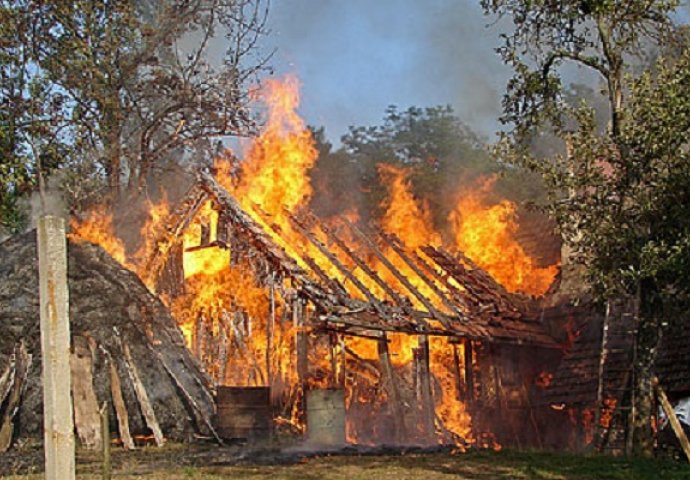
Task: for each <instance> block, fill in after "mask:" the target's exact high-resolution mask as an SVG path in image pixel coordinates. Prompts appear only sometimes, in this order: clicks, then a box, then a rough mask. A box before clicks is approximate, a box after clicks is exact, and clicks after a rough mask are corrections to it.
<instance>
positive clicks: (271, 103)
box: [72, 77, 556, 443]
mask: <svg viewBox="0 0 690 480" xmlns="http://www.w3.org/2000/svg"><path fill="white" fill-rule="evenodd" d="M260 99H261V100H262V102H264V103H265V105H266V107H267V118H266V123H265V127H264V129H263V131H262V132H261V135H260V136H259V137H258V138H256V139H255V140H254V141H253V142H251V144H250V145H249V146H248V148H246V149H245V151H244V152H243V153H244V155H243V156H244V159H243V161H242V162H240V163H231V161H230V159H229V158H230V155H227V156H225V157H224V158H219V159H217V160H216V162H215V172H216V178H217V179H218V181H219V182H220V183H221V184H222V185H223V186H224V187H225V188H226V189H227V190H228V191H230V192H232V193H233V195H234V197H235V198H236V199H237V200H238V201H239V202H240V204H241V205H242V207H243V208H244V210H245V211H246V212H247V213H248V214H249V215H251V216H252V217H253V219H254V220H255V221H256V222H258V223H259V224H260V225H262V226H263V227H264V229H265V231H266V232H267V233H268V234H269V235H270V236H272V238H273V239H274V241H276V242H277V243H278V244H279V245H280V246H282V247H283V248H284V249H285V250H286V252H287V253H288V254H289V255H291V256H293V257H294V258H295V260H296V261H297V262H298V263H300V265H302V266H303V267H307V265H306V262H304V261H303V260H302V259H303V257H305V256H306V257H309V258H311V259H312V260H313V261H314V262H315V263H316V264H317V265H318V266H319V267H320V268H321V269H322V270H324V272H325V273H326V274H327V275H329V276H331V277H332V278H335V279H337V280H338V281H340V282H341V283H342V284H343V285H344V286H345V288H346V289H347V290H348V292H349V293H350V294H351V295H352V296H354V297H356V298H363V297H365V296H366V295H364V293H363V292H361V291H360V289H359V288H358V287H356V286H355V285H354V282H352V281H351V280H350V279H348V278H347V275H346V274H343V273H342V272H341V271H340V270H339V269H338V268H337V267H336V266H335V265H334V264H333V262H331V261H330V260H329V259H328V258H327V256H326V255H325V254H324V253H323V252H322V251H321V250H320V249H319V248H317V247H316V246H314V245H313V244H312V242H310V241H309V240H308V239H307V238H306V236H305V235H304V234H303V233H302V232H300V231H299V229H298V228H296V227H294V225H293V222H292V221H291V220H290V218H289V216H290V215H292V214H298V213H300V211H301V209H302V208H303V207H304V206H305V205H306V204H307V203H308V201H309V200H310V199H311V196H312V193H313V189H312V185H311V181H310V177H309V174H310V170H311V169H312V167H313V166H314V164H315V162H316V159H317V156H318V152H317V150H316V148H315V146H314V140H313V138H312V135H311V132H310V131H309V129H307V128H306V126H305V124H304V122H303V121H302V119H301V118H300V117H299V115H298V114H297V113H296V109H297V107H298V105H299V92H298V81H297V79H296V78H295V77H287V78H285V79H284V80H269V81H268V82H266V84H265V87H264V88H263V89H262V93H261V96H260ZM378 173H379V176H380V179H381V182H382V184H383V185H384V186H385V188H386V191H387V196H386V198H385V199H384V201H383V203H382V204H381V207H382V211H383V215H382V217H381V218H380V224H379V226H380V228H381V230H382V231H383V232H385V233H388V234H394V235H395V236H397V237H398V238H399V239H401V241H402V242H403V244H404V245H403V246H404V248H405V249H406V250H408V251H410V252H412V251H416V252H417V253H418V254H421V252H419V250H418V249H419V248H420V247H423V246H426V245H433V246H445V247H453V248H457V249H460V250H462V251H464V252H465V253H466V254H467V255H468V257H470V258H471V259H472V260H474V261H475V262H476V263H477V264H479V265H480V266H481V267H483V268H484V269H486V270H487V271H488V272H489V273H491V274H492V275H493V276H494V277H495V278H496V279H497V281H499V282H500V283H502V284H503V285H504V286H505V287H506V288H507V289H508V290H510V291H522V292H526V293H532V294H541V293H543V292H544V291H545V290H546V289H547V288H548V286H549V284H550V283H551V280H552V279H553V276H554V275H555V272H556V267H555V266H553V267H549V268H546V269H540V268H538V267H537V266H536V265H535V262H534V261H533V260H532V259H531V258H530V257H529V256H528V255H527V254H526V253H525V252H524V250H522V248H521V247H520V246H519V244H518V243H517V242H516V241H515V239H514V238H515V233H516V228H517V224H516V222H515V206H514V205H513V204H512V203H510V202H508V201H500V202H494V203H490V202H488V201H487V200H486V192H487V191H488V190H489V189H490V188H491V185H492V184H490V182H487V183H486V184H485V185H484V186H483V187H482V188H480V189H478V190H477V191H476V192H471V193H469V194H464V195H461V196H460V198H459V200H458V202H457V204H456V207H455V208H454V210H453V213H452V214H451V216H450V218H449V220H450V227H451V229H452V238H451V240H452V241H451V242H450V244H449V242H448V238H450V237H451V236H449V235H446V241H445V242H444V236H443V235H441V232H440V231H439V230H437V229H436V228H435V225H434V223H433V221H432V215H431V212H430V209H429V208H428V205H427V204H426V203H425V202H424V201H423V200H421V199H419V198H417V197H416V196H415V195H414V194H413V189H412V182H411V178H412V177H411V176H412V175H413V171H412V170H410V169H409V168H405V167H395V166H391V165H380V166H379V167H378ZM148 210H149V217H148V219H147V221H146V223H145V225H144V226H143V227H142V228H141V231H140V236H141V239H140V240H141V246H140V248H139V250H138V251H137V252H136V253H135V254H134V255H132V256H131V258H128V257H127V255H126V254H127V251H126V249H125V247H124V244H123V242H122V241H121V240H119V239H118V238H117V236H116V235H115V234H114V230H113V220H112V216H111V215H110V214H109V213H107V211H106V210H105V208H103V207H101V208H97V209H94V210H93V211H92V212H91V213H90V214H89V215H88V216H87V217H86V218H85V219H84V220H83V221H81V222H76V221H74V222H73V223H72V229H73V235H74V236H75V237H77V238H80V239H84V240H87V241H91V242H94V243H98V244H100V245H101V246H103V247H104V248H105V249H106V250H107V251H108V252H109V253H110V254H111V255H112V256H113V257H114V258H116V260H118V261H119V262H120V263H122V264H123V265H125V266H127V267H128V268H130V269H132V270H134V271H137V272H138V273H139V274H140V276H141V277H142V278H148V277H147V275H145V273H147V272H142V271H141V269H142V268H143V265H144V263H145V262H144V260H145V259H147V258H149V257H150V254H151V252H153V251H155V249H156V248H159V246H158V245H156V244H155V241H154V235H155V232H156V231H157V230H159V229H160V226H161V223H162V222H163V220H164V219H165V218H166V217H167V215H168V213H169V212H170V209H169V204H168V202H167V198H165V197H164V198H163V199H162V200H161V202H159V203H158V204H153V203H151V202H149V204H148ZM344 216H346V217H348V219H349V221H350V222H351V223H357V221H358V216H357V214H356V212H347V213H346V214H344ZM219 221H220V219H219V213H218V211H217V210H216V206H214V204H213V203H212V202H211V201H209V202H207V203H206V204H205V205H203V206H202V208H201V209H200V211H199V212H198V213H197V215H196V217H195V218H194V219H193V221H192V222H191V223H190V225H189V226H188V228H187V230H186V231H185V232H184V234H183V238H182V246H181V247H182V252H183V253H182V266H183V267H182V268H183V271H184V278H185V282H184V292H183V293H180V294H177V296H176V297H175V298H173V299H171V301H170V307H171V311H172V313H173V316H174V317H175V318H176V320H177V321H178V323H179V325H180V327H181V329H182V331H183V333H184V336H185V339H186V341H187V344H188V346H189V347H190V348H191V349H192V350H193V351H194V352H195V354H196V355H197V356H198V357H199V359H200V360H202V362H203V363H204V364H205V365H206V366H207V370H208V371H209V373H210V374H211V375H212V376H214V378H215V380H216V381H217V382H218V383H219V384H225V383H227V384H232V385H245V386H247V385H271V386H272V387H273V389H274V396H275V395H276V393H275V391H279V393H278V395H279V396H280V395H282V396H284V397H286V398H288V399H289V402H288V403H289V404H290V405H291V410H290V411H287V412H283V421H284V422H285V424H287V425H291V426H292V427H296V428H297V429H303V424H302V417H300V415H301V412H300V411H299V408H298V406H299V401H298V397H295V396H294V395H295V394H294V391H295V385H296V384H297V373H296V355H295V350H296V345H297V340H296V339H297V336H298V335H302V334H305V330H304V329H302V328H301V327H299V326H298V325H296V324H295V323H293V321H292V319H291V318H289V317H290V312H289V309H290V308H291V307H290V299H291V298H292V297H289V295H293V294H294V290H293V288H292V285H283V284H280V280H278V281H277V282H276V283H273V282H274V281H275V279H274V278H273V277H270V279H269V277H267V275H269V274H268V273H267V272H266V271H265V269H261V268H257V266H256V265H253V264H252V262H251V261H249V260H248V258H247V257H246V256H245V255H244V254H245V253H246V252H234V251H232V248H234V247H233V246H232V245H226V244H224V243H223V242H222V241H219V232H218V229H219V228H221V227H223V226H222V225H220V224H219ZM269 223H270V224H273V225H269ZM272 226H275V227H277V230H278V231H279V232H280V233H279V234H278V233H276V232H275V231H274V230H273V228H271V227H272ZM307 228H308V227H307ZM310 231H311V234H312V235H314V236H315V237H316V238H317V239H318V240H319V241H321V242H322V243H325V244H329V247H328V248H329V249H330V251H331V252H332V253H333V254H334V255H336V257H337V258H338V260H339V261H340V262H341V263H342V264H343V265H344V266H345V268H346V269H348V271H349V272H350V273H351V274H352V275H353V276H354V277H355V278H356V279H357V280H359V282H361V283H362V284H364V285H365V287H366V288H367V289H368V290H369V291H370V292H372V293H373V294H374V295H375V296H376V297H378V298H379V299H381V300H387V301H389V302H393V300H394V299H391V298H387V297H388V295H387V294H386V293H385V291H384V290H385V289H383V288H382V287H381V286H380V285H378V284H377V283H376V282H375V281H373V280H372V279H371V278H369V276H368V275H366V274H365V273H364V272H363V269H362V268H359V267H357V265H355V262H354V261H353V260H352V259H351V258H350V257H349V256H348V255H347V254H346V252H345V251H341V249H340V248H339V247H337V246H336V245H333V244H331V243H330V242H329V241H328V239H327V238H326V235H325V234H324V233H323V232H321V231H319V230H318V229H311V230H310ZM445 233H446V234H447V233H448V232H445ZM338 235H339V236H340V237H341V238H342V239H343V240H344V241H345V243H346V244H347V245H348V248H350V249H351V250H352V251H354V252H356V253H357V254H358V255H359V256H360V257H361V258H362V260H363V261H365V262H366V263H367V264H368V266H369V267H370V268H371V269H372V270H374V271H375V272H376V273H377V274H378V276H379V277H380V278H381V279H383V281H384V282H385V283H386V284H387V285H388V286H390V287H391V288H393V290H395V291H397V292H400V294H401V296H404V297H407V298H408V299H409V300H411V301H412V304H413V306H414V307H415V308H418V309H420V310H424V309H426V308H425V306H424V305H422V303H423V302H421V301H420V300H419V299H418V298H416V296H415V295H414V294H413V293H412V292H411V291H409V290H408V288H406V287H405V285H404V283H405V281H401V280H400V278H398V276H396V275H395V274H394V273H393V272H392V271H391V270H390V268H389V267H388V266H387V265H385V262H383V261H382V260H381V259H380V258H378V256H377V255H374V254H373V252H372V249H371V248H370V246H369V245H362V244H361V243H360V242H359V241H358V240H357V236H356V235H353V234H352V232H351V231H350V230H349V229H342V230H340V231H339V232H338ZM229 243H231V244H232V242H229ZM378 248H379V249H380V250H381V252H382V253H383V255H385V257H386V258H387V259H388V260H389V261H390V262H391V263H392V264H393V265H394V267H395V269H396V270H397V271H398V272H399V273H400V274H402V275H403V276H404V278H405V279H406V280H407V281H409V283H410V284H412V285H413V287H414V289H415V290H417V291H418V292H420V293H421V294H422V295H423V296H424V297H426V298H427V299H429V301H430V302H431V303H432V304H433V307H434V308H435V309H437V311H440V312H446V313H448V312H447V310H446V309H447V307H446V305H444V304H443V302H442V299H441V298H439V297H438V296H437V293H436V291H438V290H441V291H443V290H444V287H443V286H442V285H439V284H436V283H434V285H429V284H427V283H426V282H425V281H424V280H423V279H422V278H421V277H420V276H419V275H417V274H416V272H415V271H414V268H412V267H411V266H410V265H408V263H407V262H406V261H405V259H404V258H403V257H402V256H401V255H399V254H398V253H396V252H395V250H394V249H393V248H392V247H391V246H389V245H387V244H385V243H383V244H380V245H378ZM178 251H179V250H178ZM306 269H307V270H309V269H308V268H306ZM432 281H434V282H435V280H432ZM286 283H287V282H286ZM269 285H271V286H270V287H269ZM281 287H286V288H284V289H283V288H281ZM149 288H151V289H153V288H154V286H153V285H149ZM290 292H293V293H290ZM283 294H285V297H286V298H282V295H283ZM306 308H307V310H309V308H311V307H309V306H307V307H306ZM311 313H312V312H308V314H311ZM324 338H325V336H319V337H316V338H315V337H311V339H310V342H311V344H310V347H311V351H310V354H309V370H310V375H311V376H310V377H309V379H308V384H309V386H310V387H312V388H316V387H323V386H327V385H330V382H332V381H333V378H331V377H329V375H332V377H339V376H340V373H338V372H339V371H340V370H339V369H342V368H344V367H345V366H346V365H347V366H351V367H353V369H354V370H356V368H354V365H358V367H357V368H359V370H358V371H349V370H348V369H347V368H345V370H346V371H347V375H343V377H344V378H345V380H343V384H344V385H345V387H346V390H347V395H346V399H347V400H346V403H347V406H348V409H349V412H350V413H351V414H352V417H351V418H350V420H348V438H349V439H350V440H352V441H355V442H359V443H367V442H371V441H372V438H377V436H379V435H382V434H381V432H378V431H377V427H376V423H377V422H372V421H371V419H372V418H374V416H376V415H379V414H381V415H384V414H385V415H389V416H390V415H391V410H390V409H389V408H388V407H387V406H386V405H388V402H389V400H390V399H389V398H388V394H389V392H388V389H389V388H390V386H389V385H385V382H384V380H383V379H382V378H383V373H382V367H381V366H380V361H379V360H380V351H379V348H380V345H379V344H378V343H377V341H374V340H372V339H369V338H360V337H353V336H349V337H347V338H346V340H341V343H339V344H338V345H336V346H334V345H328V344H325V343H324V340H323V339H324ZM331 340H332V339H331ZM387 341H388V350H389V352H390V358H391V362H392V368H393V369H394V370H395V375H396V376H397V377H398V378H399V379H400V382H401V385H402V387H401V388H402V389H403V390H406V391H408V392H409V391H413V388H412V387H411V386H410V385H411V384H413V383H414V381H413V380H412V378H414V375H415V368H416V365H415V361H416V360H415V358H414V352H415V350H417V349H418V346H419V345H418V338H417V337H416V336H414V335H406V334H389V335H388V337H387ZM208 345H213V348H211V347H209V346H208ZM462 348H463V347H462V345H453V344H451V343H450V342H449V341H448V339H445V338H438V339H432V342H431V354H430V355H431V358H430V363H431V370H432V374H433V382H434V386H435V387H434V401H435V404H436V405H435V406H436V413H437V415H438V419H440V421H441V422H442V424H443V429H444V431H445V432H450V433H452V434H453V435H455V436H456V438H457V437H459V438H464V439H470V437H471V418H470V416H469V414H468V412H467V410H466V407H465V405H464V404H463V403H462V402H461V401H459V398H460V397H461V392H459V391H458V390H459V386H458V381H459V376H458V372H459V371H461V370H462V366H461V365H459V364H458V362H462V361H464V355H463V354H462V353H463V352H462ZM417 351H418V350H417ZM334 356H338V357H339V358H340V357H341V360H342V359H343V358H345V359H347V360H342V362H341V363H340V364H339V365H340V366H338V367H337V368H336V370H337V371H335V372H331V371H332V370H333V367H332V365H333V363H334V362H333V358H334ZM459 359H460V360H459ZM230 365H232V367H231V368H230V367H229V366H230ZM363 365H364V366H367V365H368V366H369V368H364V367H363ZM226 367H229V368H227V369H226ZM328 372H331V374H329V373H328ZM439 387H440V388H439ZM300 388H301V387H300ZM297 390H299V388H297ZM298 395H299V394H298ZM415 401H416V400H414V399H412V398H407V399H406V400H405V402H406V405H408V408H410V409H414V408H416V407H414V404H415ZM290 402H291V403H290ZM410 405H412V407H410ZM355 413H356V414H355ZM355 417H356V421H357V424H356V425H355V421H354V420H352V419H353V418H355ZM379 438H384V437H379Z"/></svg>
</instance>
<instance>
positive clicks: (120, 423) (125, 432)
mask: <svg viewBox="0 0 690 480" xmlns="http://www.w3.org/2000/svg"><path fill="white" fill-rule="evenodd" d="M113 362H114V360H113V359H112V358H109V363H110V394H111V396H112V398H113V406H114V407H115V415H116V416H117V428H118V431H119V432H120V440H122V446H123V447H124V449H125V450H134V440H132V435H131V434H130V432H129V413H128V412H127V407H126V405H125V399H124V398H123V397H122V384H121V382H120V376H119V375H118V373H117V367H116V366H115V363H113Z"/></svg>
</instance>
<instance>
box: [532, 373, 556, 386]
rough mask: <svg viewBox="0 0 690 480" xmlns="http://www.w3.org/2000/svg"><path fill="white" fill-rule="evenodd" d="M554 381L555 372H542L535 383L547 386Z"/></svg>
mask: <svg viewBox="0 0 690 480" xmlns="http://www.w3.org/2000/svg"><path fill="white" fill-rule="evenodd" d="M551 382H553V373H550V372H540V373H539V375H537V378H535V379H534V384H535V385H536V386H537V387H539V388H547V387H548V386H549V385H551Z"/></svg>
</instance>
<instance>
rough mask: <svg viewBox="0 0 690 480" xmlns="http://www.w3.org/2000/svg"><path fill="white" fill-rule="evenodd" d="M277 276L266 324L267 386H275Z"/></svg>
mask: <svg viewBox="0 0 690 480" xmlns="http://www.w3.org/2000/svg"><path fill="white" fill-rule="evenodd" d="M275 289H276V287H275V274H272V275H271V285H270V294H271V312H270V318H269V319H268V322H266V382H267V386H268V387H271V386H272V385H273V371H272V368H271V353H273V335H274V333H273V331H274V329H275V323H276V293H275Z"/></svg>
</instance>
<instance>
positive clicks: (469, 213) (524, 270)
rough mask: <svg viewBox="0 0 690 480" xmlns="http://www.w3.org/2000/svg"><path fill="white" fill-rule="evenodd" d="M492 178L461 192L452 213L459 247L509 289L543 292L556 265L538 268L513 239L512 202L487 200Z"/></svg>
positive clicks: (514, 232) (554, 271) (513, 205)
mask: <svg viewBox="0 0 690 480" xmlns="http://www.w3.org/2000/svg"><path fill="white" fill-rule="evenodd" d="M494 182H495V177H492V178H489V179H487V180H485V181H484V182H482V185H481V186H480V187H479V188H478V189H476V190H474V191H471V192H469V193H465V194H463V195H462V196H461V197H460V198H459V200H458V202H457V205H456V207H455V209H454V210H453V211H452V212H451V214H450V217H449V220H450V223H451V225H452V227H453V232H454V236H455V242H456V246H457V248H458V249H460V250H461V251H463V252H464V253H465V254H466V255H467V256H468V257H469V258H470V259H472V260H473V261H474V262H475V263H477V264H478V265H479V266H480V267H482V268H483V269H484V270H486V271H487V272H489V273H490V274H491V275H492V276H493V277H494V278H495V279H496V280H497V281H498V282H499V283H500V284H502V285H503V286H504V287H506V289H508V291H511V292H518V291H519V292H523V293H528V294H532V295H542V294H544V292H546V290H548V288H549V286H550V285H551V283H552V282H553V279H554V278H555V276H556V273H557V271H558V266H557V265H551V266H549V267H546V268H540V267H538V266H537V265H536V262H535V260H534V259H533V258H531V257H530V256H529V255H527V254H526V253H525V251H524V249H523V248H522V247H521V246H520V244H519V243H518V242H517V240H516V239H515V234H516V233H517V229H518V225H517V222H516V217H515V212H516V207H515V204H514V203H512V202H509V201H508V200H502V201H500V202H497V203H490V202H488V201H487V200H486V198H487V196H488V195H487V194H488V193H489V192H490V190H491V189H492V187H493V185H494Z"/></svg>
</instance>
